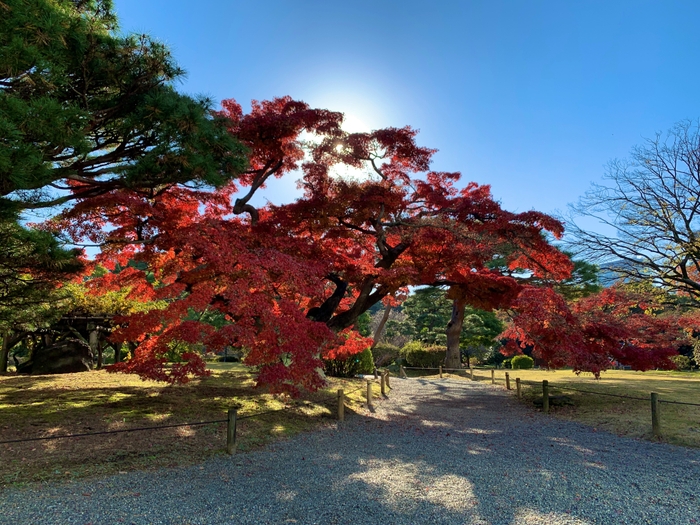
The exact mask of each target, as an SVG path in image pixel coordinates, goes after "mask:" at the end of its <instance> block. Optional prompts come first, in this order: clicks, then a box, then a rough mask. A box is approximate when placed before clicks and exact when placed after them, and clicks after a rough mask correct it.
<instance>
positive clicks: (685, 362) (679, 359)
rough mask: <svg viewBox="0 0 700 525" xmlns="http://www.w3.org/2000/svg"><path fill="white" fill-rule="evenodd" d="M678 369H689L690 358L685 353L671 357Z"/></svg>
mask: <svg viewBox="0 0 700 525" xmlns="http://www.w3.org/2000/svg"><path fill="white" fill-rule="evenodd" d="M671 361H673V362H674V363H675V365H676V368H677V369H678V370H690V364H691V363H690V358H689V357H688V356H685V355H674V356H673V357H671Z"/></svg>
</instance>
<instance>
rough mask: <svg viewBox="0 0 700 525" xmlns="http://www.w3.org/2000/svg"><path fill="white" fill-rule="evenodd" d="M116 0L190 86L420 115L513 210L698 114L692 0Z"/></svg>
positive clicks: (578, 185)
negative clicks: (164, 49)
mask: <svg viewBox="0 0 700 525" xmlns="http://www.w3.org/2000/svg"><path fill="white" fill-rule="evenodd" d="M114 3H115V7H116V10H117V13H118V14H119V17H120V20H121V27H122V30H123V31H124V32H143V33H149V34H150V35H152V36H154V37H156V38H158V39H160V40H161V41H163V42H165V43H166V44H168V45H169V46H170V48H171V49H172V51H173V54H174V56H175V58H176V60H177V62H178V63H179V64H180V65H181V66H182V67H183V68H184V69H186V70H187V72H188V76H187V79H186V80H185V82H184V83H183V84H182V85H181V86H180V89H181V90H182V91H184V92H188V93H193V94H206V95H209V96H211V97H212V98H214V99H215V100H216V101H220V100H222V99H225V98H235V99H237V100H238V101H239V102H241V103H243V105H244V107H246V106H247V104H248V103H249V101H250V100H251V99H268V98H272V97H274V96H281V95H291V96H292V97H294V98H297V99H300V100H304V101H306V102H308V103H309V104H311V105H312V106H315V107H324V108H328V109H332V110H336V111H343V112H345V113H346V114H347V115H348V117H349V118H350V119H351V121H353V122H354V123H355V124H356V125H358V126H359V125H363V126H366V127H367V128H371V129H375V128H379V127H384V126H404V125H410V126H412V127H414V128H418V129H419V130H420V135H419V137H418V141H419V143H420V144H421V145H423V146H427V147H431V148H437V149H439V153H438V154H437V155H436V157H435V163H434V168H435V169H438V170H445V171H461V172H462V174H463V177H464V180H465V182H466V181H469V180H474V181H477V182H479V183H484V184H490V185H491V186H492V189H493V194H494V196H495V197H496V198H497V199H498V200H500V201H501V202H502V204H503V206H504V207H505V208H506V209H509V210H512V211H526V210H529V209H537V210H540V211H544V212H549V213H556V212H557V211H564V210H565V209H566V206H567V203H570V202H574V201H576V200H577V199H578V197H579V196H580V195H582V194H583V193H584V192H585V191H586V189H587V188H588V187H589V186H590V183H591V182H593V181H599V180H600V177H601V176H602V175H603V173H604V166H605V164H606V163H607V162H608V161H609V160H611V159H612V158H616V157H618V158H620V157H625V156H627V154H628V152H629V151H630V149H631V147H632V146H634V145H635V144H639V143H641V142H642V140H643V138H644V137H650V136H652V135H653V134H654V133H655V132H656V131H666V130H667V129H668V128H670V127H671V125H673V124H674V123H675V122H677V121H679V120H682V119H697V118H698V117H700V97H699V96H698V95H699V94H698V86H699V85H700V78H699V77H700V67H699V60H698V58H699V57H700V31H698V30H697V27H696V26H697V21H698V20H700V2H697V1H673V0H666V1H658V0H657V1H645V0H637V1H634V2H632V1H622V0H620V1H610V0H608V1H600V2H597V1H566V0H557V1H554V0H551V1H540V0H527V1H526V0H522V1H515V0H508V1H506V0H501V1H499V0H483V1H482V0H478V1H463V2H456V1H455V2H448V1H439V0H434V1H432V2H426V1H420V2H418V1H405V0H404V1H400V2H399V1H383V0H374V1H364V0H353V1H344V2H336V1H332V0H326V1H321V0H318V1H317V0H295V1H291V0H288V1H283V0H276V1H275V0H247V1H242V0H232V1H225V0H199V1H197V2H193V1H185V0H115V2H114ZM292 188H294V181H293V180H289V181H283V182H276V183H275V185H274V186H273V187H271V188H270V192H269V193H268V198H270V200H272V201H273V202H280V201H281V200H282V199H283V198H284V196H289V195H290V193H289V192H290V190H291V189H292Z"/></svg>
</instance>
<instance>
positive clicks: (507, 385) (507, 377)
mask: <svg viewBox="0 0 700 525" xmlns="http://www.w3.org/2000/svg"><path fill="white" fill-rule="evenodd" d="M506 390H510V374H509V373H508V372H506Z"/></svg>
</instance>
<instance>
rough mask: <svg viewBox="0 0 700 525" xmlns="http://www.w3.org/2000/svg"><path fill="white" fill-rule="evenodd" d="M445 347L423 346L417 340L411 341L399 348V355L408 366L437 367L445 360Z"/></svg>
mask: <svg viewBox="0 0 700 525" xmlns="http://www.w3.org/2000/svg"><path fill="white" fill-rule="evenodd" d="M446 354H447V348H446V347H444V346H438V345H433V346H423V345H422V344H421V343H420V342H418V341H412V342H410V343H407V344H406V345H404V347H403V348H402V349H401V356H402V357H403V358H404V359H405V360H406V364H407V365H408V366H416V367H421V368H437V367H438V366H440V365H442V364H443V363H444V362H445V355H446Z"/></svg>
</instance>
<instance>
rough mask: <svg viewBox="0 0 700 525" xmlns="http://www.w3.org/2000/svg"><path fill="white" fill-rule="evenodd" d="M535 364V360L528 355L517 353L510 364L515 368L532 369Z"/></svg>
mask: <svg viewBox="0 0 700 525" xmlns="http://www.w3.org/2000/svg"><path fill="white" fill-rule="evenodd" d="M534 364H535V360H534V359H532V357H530V356H527V355H516V356H514V357H512V358H511V360H510V366H511V368H513V370H530V369H531V368H532V367H533V366H534Z"/></svg>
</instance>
